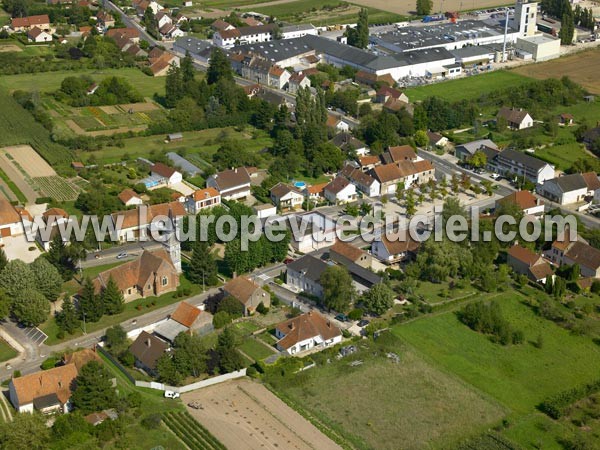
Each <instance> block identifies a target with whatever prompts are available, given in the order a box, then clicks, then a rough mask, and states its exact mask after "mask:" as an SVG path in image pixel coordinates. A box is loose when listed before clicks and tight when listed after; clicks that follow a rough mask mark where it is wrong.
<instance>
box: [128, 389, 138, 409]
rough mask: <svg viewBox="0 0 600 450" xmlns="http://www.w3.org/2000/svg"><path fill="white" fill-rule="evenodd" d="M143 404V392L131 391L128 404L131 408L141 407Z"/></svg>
mask: <svg viewBox="0 0 600 450" xmlns="http://www.w3.org/2000/svg"><path fill="white" fill-rule="evenodd" d="M141 404H142V394H140V393H139V392H131V393H130V394H129V395H128V396H127V405H128V406H129V407H130V408H139V407H140V405H141Z"/></svg>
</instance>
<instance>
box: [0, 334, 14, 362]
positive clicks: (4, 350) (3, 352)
mask: <svg viewBox="0 0 600 450" xmlns="http://www.w3.org/2000/svg"><path fill="white" fill-rule="evenodd" d="M17 355H18V353H17V351H16V350H15V349H14V348H12V347H11V346H10V345H8V343H7V342H6V341H5V340H4V339H0V362H2V361H8V360H9V359H13V358H14V357H15V356H17Z"/></svg>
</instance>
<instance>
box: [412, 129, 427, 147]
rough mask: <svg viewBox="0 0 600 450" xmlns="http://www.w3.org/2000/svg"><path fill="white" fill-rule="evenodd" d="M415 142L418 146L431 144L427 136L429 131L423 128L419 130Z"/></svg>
mask: <svg viewBox="0 0 600 450" xmlns="http://www.w3.org/2000/svg"><path fill="white" fill-rule="evenodd" d="M415 144H416V146H417V147H426V146H427V145H428V144H429V137H428V136H427V132H425V131H423V130H418V131H417V132H416V133H415Z"/></svg>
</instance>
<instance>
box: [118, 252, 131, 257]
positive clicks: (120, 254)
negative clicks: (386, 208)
mask: <svg viewBox="0 0 600 450" xmlns="http://www.w3.org/2000/svg"><path fill="white" fill-rule="evenodd" d="M127 256H128V255H127V252H121V253H119V254H118V255H117V259H123V258H127Z"/></svg>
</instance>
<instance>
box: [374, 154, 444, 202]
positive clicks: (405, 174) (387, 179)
mask: <svg viewBox="0 0 600 450" xmlns="http://www.w3.org/2000/svg"><path fill="white" fill-rule="evenodd" d="M370 174H371V176H372V177H373V178H375V179H376V180H377V181H379V182H380V183H381V195H387V194H394V193H395V192H396V189H397V185H398V184H399V183H401V184H402V185H403V186H404V189H408V188H409V187H410V186H412V185H413V184H418V185H421V184H425V183H428V182H429V180H432V179H435V169H434V167H433V165H432V164H431V162H429V161H427V160H420V161H410V160H407V161H400V162H397V163H390V164H384V165H381V166H376V167H375V168H374V169H372V170H371V172H370Z"/></svg>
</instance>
